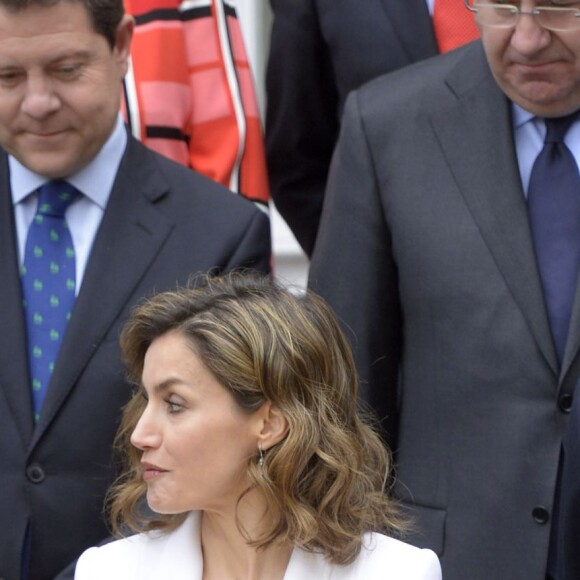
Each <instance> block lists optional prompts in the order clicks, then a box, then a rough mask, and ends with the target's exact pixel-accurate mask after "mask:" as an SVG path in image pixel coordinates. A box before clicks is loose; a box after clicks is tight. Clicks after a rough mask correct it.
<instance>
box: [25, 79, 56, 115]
mask: <svg viewBox="0 0 580 580" xmlns="http://www.w3.org/2000/svg"><path fill="white" fill-rule="evenodd" d="M60 104H61V102H60V98H59V97H58V95H57V94H56V92H55V91H54V89H53V87H52V83H50V81H49V80H47V79H45V78H43V77H40V78H38V77H32V78H29V79H28V80H27V83H26V87H25V93H24V97H23V99H22V105H21V109H22V111H23V112H24V113H26V114H27V115H30V116H31V117H34V118H35V119H42V118H43V117H46V116H48V115H50V114H51V113H54V112H55V111H56V110H58V109H59V107H60Z"/></svg>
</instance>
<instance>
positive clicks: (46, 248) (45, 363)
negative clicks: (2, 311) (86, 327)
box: [22, 181, 79, 422]
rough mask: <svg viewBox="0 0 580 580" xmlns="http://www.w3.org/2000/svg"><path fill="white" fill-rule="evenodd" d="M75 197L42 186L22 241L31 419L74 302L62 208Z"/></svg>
mask: <svg viewBox="0 0 580 580" xmlns="http://www.w3.org/2000/svg"><path fill="white" fill-rule="evenodd" d="M78 195H79V192H78V191H77V190H76V189H75V188H74V187H73V186H72V185H70V184H69V183H66V182H65V181H50V182H48V183H46V184H45V185H43V186H42V187H41V188H40V190H39V199H38V208H37V210H36V214H35V216H34V219H33V220H32V223H31V225H30V228H29V230H28V237H27V239H26V250H25V253H24V264H23V267H22V289H23V294H24V311H25V318H26V325H27V331H28V361H29V367H30V377H31V381H32V400H33V407H34V408H33V410H34V418H35V421H36V422H37V421H38V419H39V417H40V410H41V408H42V403H43V402H44V398H45V396H46V390H47V388H48V385H49V383H50V377H51V375H52V371H53V369H54V364H55V362H56V358H57V355H58V351H59V348H60V345H61V342H62V338H63V335H64V331H65V329H66V325H67V322H68V320H69V318H70V313H71V311H72V307H73V305H74V300H75V286H76V282H75V278H76V276H75V253H74V248H73V243H72V238H71V235H70V232H69V230H68V227H67V224H66V220H65V212H66V210H67V208H68V207H69V206H70V204H71V203H72V202H73V201H74V200H75V199H76V198H77V197H78Z"/></svg>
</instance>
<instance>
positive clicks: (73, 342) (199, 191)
mask: <svg viewBox="0 0 580 580" xmlns="http://www.w3.org/2000/svg"><path fill="white" fill-rule="evenodd" d="M9 191H10V190H9V180H8V169H7V162H6V156H5V155H3V154H2V157H1V159H0V223H1V225H0V304H1V305H2V307H1V308H0V328H1V329H2V332H0V522H2V526H0V578H4V579H6V580H20V572H19V570H20V562H21V552H22V546H23V541H24V535H25V529H26V527H27V525H29V526H30V538H31V542H32V544H31V546H32V548H31V561H30V579H31V580H49V579H52V578H54V576H55V575H56V574H57V573H58V572H59V570H61V569H62V568H64V567H65V565H66V564H67V563H68V562H70V561H71V560H73V559H74V558H76V557H78V555H79V554H80V553H81V552H82V551H83V550H84V549H85V548H87V547H88V546H91V545H94V544H96V543H98V542H99V541H100V540H101V539H103V538H104V537H105V536H106V535H107V529H106V526H105V523H104V521H105V520H104V517H103V515H102V509H103V499H104V495H105V491H106V489H107V487H108V486H109V484H110V483H111V480H112V478H113V477H114V475H115V467H114V464H113V459H112V454H111V444H112V441H113V436H114V433H115V430H116V427H117V423H118V420H119V417H120V410H121V408H122V407H123V405H124V404H125V403H126V401H127V400H128V397H129V396H130V392H131V389H130V387H129V385H128V384H127V383H126V381H125V380H124V373H123V369H122V366H121V363H120V360H119V357H120V352H119V346H118V335H119V331H120V328H121V326H122V325H123V322H124V321H125V320H126V319H127V318H128V316H129V313H130V311H131V309H132V308H133V306H134V305H135V304H136V302H137V301H139V300H140V299H141V298H142V297H144V296H146V295H149V294H150V293H152V292H153V291H162V290H167V289H172V288H175V287H176V285H177V284H184V283H186V282H187V280H188V277H189V276H190V275H191V274H192V273H196V272H199V271H207V270H209V269H211V268H215V271H216V272H219V271H225V270H230V269H233V268H239V267H249V268H257V269H258V270H263V271H267V270H268V269H269V258H270V235H269V223H268V219H267V217H266V216H265V215H264V214H263V213H262V212H260V211H258V210H257V209H256V208H255V207H254V206H253V204H251V203H250V202H247V201H246V200H244V199H242V198H240V197H238V196H235V195H233V194H231V193H230V192H228V191H226V190H224V189H223V188H222V187H221V186H218V185H216V184H215V183H213V182H211V181H209V180H207V179H205V178H203V177H201V176H200V175H198V174H195V173H194V172H192V171H190V170H187V169H185V168H183V167H181V166H179V165H177V164H175V163H173V162H171V161H168V160H166V159H165V158H163V157H161V156H159V155H157V154H155V153H152V152H151V151H149V150H147V149H146V148H144V147H143V146H142V145H141V144H139V143H137V142H136V141H134V140H132V139H130V141H129V144H128V148H127V151H126V153H125V156H124V159H123V161H122V163H121V167H120V169H119V172H118V175H117V179H116V181H115V184H114V188H113V191H112V194H111V197H110V201H109V204H108V206H107V209H106V212H105V215H104V218H103V221H102V224H101V226H100V229H99V231H98V233H97V237H96V240H95V243H94V245H93V249H92V253H91V256H90V260H89V263H88V265H87V269H86V272H85V276H84V279H83V283H82V287H81V289H80V292H79V296H78V299H77V301H76V304H75V308H74V311H73V314H72V318H71V321H70V323H69V326H68V328H67V332H66V334H65V337H64V340H63V344H62V347H61V351H60V353H59V358H58V361H57V364H56V367H55V370H54V374H53V379H52V382H51V385H50V387H49V391H48V394H47V398H46V401H45V404H44V407H43V410H42V415H41V419H40V422H39V423H38V425H36V427H35V426H34V425H33V421H32V412H31V397H30V387H29V378H28V368H27V355H26V335H25V326H24V322H23V316H22V297H21V289H20V279H19V268H18V261H17V252H16V246H15V231H14V224H13V218H12V216H13V211H12V205H11V198H10V193H9Z"/></svg>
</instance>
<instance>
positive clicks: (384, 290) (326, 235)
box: [309, 92, 402, 446]
mask: <svg viewBox="0 0 580 580" xmlns="http://www.w3.org/2000/svg"><path fill="white" fill-rule="evenodd" d="M380 162H381V160H376V159H374V158H373V152H372V150H371V148H370V147H369V143H368V141H367V136H366V134H365V128H364V125H363V122H362V120H361V114H360V111H359V105H358V93H357V92H355V93H352V94H351V95H350V97H349V98H348V100H347V104H346V107H345V115H344V117H343V124H342V130H341V136H340V139H339V141H338V144H337V149H336V151H335V154H334V157H333V161H332V165H331V168H330V175H329V182H328V188H327V191H326V200H325V206H324V212H323V216H322V222H321V226H320V231H319V235H318V240H317V243H316V249H315V252H314V255H313V258H312V264H311V268H310V276H309V286H310V287H311V288H312V289H313V290H315V291H316V292H318V293H319V294H321V295H322V296H323V297H324V298H325V299H326V300H327V301H328V302H329V303H330V305H331V306H332V307H333V308H334V310H335V312H336V314H337V315H338V317H339V320H340V322H341V324H342V325H343V328H344V330H345V332H346V334H347V337H348V338H349V339H350V340H351V344H352V346H353V350H354V354H355V359H356V363H357V367H358V371H359V374H360V379H361V389H360V396H361V399H362V401H364V402H365V403H366V404H367V405H370V407H371V408H372V409H373V410H374V412H375V413H376V414H377V415H378V416H379V418H380V420H381V426H382V429H383V434H384V436H385V438H386V439H387V441H388V442H389V443H391V445H393V446H394V445H395V443H396V428H397V425H396V419H397V416H396V415H397V412H396V411H397V376H398V372H399V358H400V351H401V341H402V329H401V314H400V305H399V293H398V283H397V268H396V263H395V259H394V256H393V248H392V244H391V236H390V232H389V228H388V224H387V222H386V219H385V208H384V207H383V198H384V196H385V192H383V191H381V189H380V188H381V185H382V184H379V183H378V181H377V175H376V171H375V164H376V163H380Z"/></svg>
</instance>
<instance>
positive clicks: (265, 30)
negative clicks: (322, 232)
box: [236, 0, 308, 288]
mask: <svg viewBox="0 0 580 580" xmlns="http://www.w3.org/2000/svg"><path fill="white" fill-rule="evenodd" d="M236 7H237V10H238V14H239V17H240V22H241V25H242V32H243V34H244V39H245V42H246V49H247V51H248V58H249V60H250V66H251V67H252V70H253V73H254V81H255V83H256V90H257V92H258V100H259V102H260V110H261V111H262V119H263V118H264V111H265V107H266V95H265V91H264V75H265V70H266V62H267V58H268V44H269V37H270V25H271V21H272V15H271V11H270V5H269V2H268V0H237V4H236ZM270 218H271V220H272V244H273V248H274V272H275V274H276V276H277V277H278V278H279V279H280V280H282V281H284V282H288V283H290V284H292V285H296V286H298V287H299V288H304V287H305V286H306V278H307V271H308V260H307V259H306V256H305V255H304V253H303V252H302V250H301V249H300V246H299V245H298V242H296V239H295V238H294V236H293V235H292V232H291V231H290V229H289V228H288V226H287V225H286V222H284V220H283V219H282V218H281V217H280V214H279V213H278V212H277V211H276V209H275V208H274V206H273V205H272V207H271V213H270Z"/></svg>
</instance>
